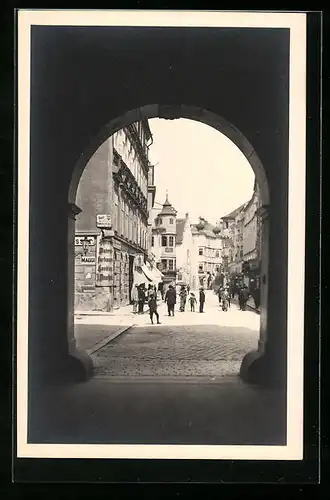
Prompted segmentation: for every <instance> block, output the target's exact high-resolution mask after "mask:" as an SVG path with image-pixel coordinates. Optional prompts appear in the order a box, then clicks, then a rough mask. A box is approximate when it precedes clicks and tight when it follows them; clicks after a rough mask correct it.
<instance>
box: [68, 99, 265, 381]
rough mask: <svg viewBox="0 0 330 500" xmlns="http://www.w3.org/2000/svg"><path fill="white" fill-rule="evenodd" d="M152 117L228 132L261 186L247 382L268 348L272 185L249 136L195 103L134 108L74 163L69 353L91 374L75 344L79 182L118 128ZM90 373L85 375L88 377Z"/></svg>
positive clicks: (243, 370)
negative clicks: (255, 324)
mask: <svg viewBox="0 0 330 500" xmlns="http://www.w3.org/2000/svg"><path fill="white" fill-rule="evenodd" d="M152 118H160V119H165V120H176V119H180V118H185V119H188V120H193V121H197V122H200V123H203V124H205V125H208V126H210V127H212V128H213V129H215V130H217V131H219V132H220V133H222V134H223V135H225V136H226V137H227V138H228V139H229V140H230V141H231V142H232V143H234V144H235V145H236V146H237V147H238V149H239V150H240V151H241V152H242V153H243V155H244V156H245V158H246V159H247V161H248V162H249V164H250V166H251V168H252V170H253V172H254V175H255V179H256V182H257V184H258V186H259V193H260V200H261V208H262V210H261V212H260V215H261V221H262V232H261V234H262V244H261V246H262V262H261V281H260V288H261V290H260V330H259V343H258V351H253V352H252V353H249V354H248V355H247V356H246V358H247V360H246V361H245V358H244V360H243V362H242V366H241V375H242V377H243V378H245V379H247V380H248V381H250V380H251V381H255V376H254V375H252V377H251V376H250V373H249V368H250V364H251V362H252V363H254V362H255V360H258V359H259V358H260V357H262V355H263V353H264V350H265V342H266V338H267V309H268V307H267V304H268V266H269V263H268V240H269V228H268V206H269V204H270V199H269V187H268V181H267V177H266V173H265V170H264V167H263V165H262V163H261V161H260V159H259V157H258V154H257V152H256V151H255V150H254V148H253V146H252V145H251V144H250V142H249V141H248V140H247V139H246V137H245V136H244V135H243V134H242V133H241V132H240V131H239V130H238V129H237V128H236V127H235V126H234V125H233V124H231V123H229V122H228V121H226V120H225V119H224V118H222V117H220V116H218V115H216V114H214V113H212V112H210V111H207V110H205V109H202V108H199V107H196V106H186V105H181V106H178V105H174V106H162V105H146V106H143V107H140V108H138V109H135V110H131V111H128V112H126V113H124V114H123V115H121V116H120V117H118V118H116V119H115V120H112V121H111V122H109V123H108V124H107V125H106V126H105V127H103V128H102V129H101V130H100V132H99V133H98V134H97V136H95V137H94V138H93V140H92V141H91V143H90V144H89V146H88V147H87V148H86V150H85V151H84V152H83V153H82V155H81V157H80V158H79V160H78V162H77V163H76V165H75V168H74V171H73V175H72V179H71V183H70V187H69V196H68V202H69V206H70V207H71V209H70V218H69V240H68V241H69V261H68V279H69V290H68V301H69V302H68V339H69V353H70V354H71V356H73V357H74V358H77V359H78V361H80V362H82V363H83V365H84V366H88V368H87V371H88V372H89V374H91V373H92V366H91V363H90V360H88V361H87V362H86V356H85V354H84V353H81V352H79V349H77V347H76V342H75V337H74V288H75V278H74V273H75V257H74V241H75V216H76V215H77V214H78V213H79V211H80V209H79V207H77V206H76V196H77V190H78V186H79V181H80V178H81V176H82V173H83V172H84V169H85V167H86V165H87V163H88V162H89V160H90V158H91V157H92V156H93V154H94V153H95V152H96V151H97V150H98V148H99V147H100V146H101V145H102V144H103V143H104V142H105V141H106V140H107V139H108V138H109V137H111V136H112V135H114V134H115V133H116V132H118V131H119V130H121V129H123V128H124V127H127V126H129V125H131V124H132V123H136V122H138V121H140V120H142V119H145V120H149V119H152ZM88 377H89V375H87V377H86V378H88Z"/></svg>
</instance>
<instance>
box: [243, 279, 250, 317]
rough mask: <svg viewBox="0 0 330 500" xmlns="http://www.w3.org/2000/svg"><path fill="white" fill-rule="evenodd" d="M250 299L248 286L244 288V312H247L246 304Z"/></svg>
mask: <svg viewBox="0 0 330 500" xmlns="http://www.w3.org/2000/svg"><path fill="white" fill-rule="evenodd" d="M249 297H250V292H249V290H248V287H247V286H246V285H244V286H243V288H242V311H246V303H247V301H248V299H249Z"/></svg>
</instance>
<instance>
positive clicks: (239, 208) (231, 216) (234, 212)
mask: <svg viewBox="0 0 330 500" xmlns="http://www.w3.org/2000/svg"><path fill="white" fill-rule="evenodd" d="M247 203H248V202H247V201H246V202H245V203H243V205H241V206H240V207H238V208H236V210H234V211H233V212H230V214H228V215H225V216H224V217H221V219H228V220H234V219H235V218H236V217H237V215H238V214H239V213H240V211H241V210H243V208H244V207H245V205H246V204H247Z"/></svg>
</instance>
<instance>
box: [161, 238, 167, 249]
mask: <svg viewBox="0 0 330 500" xmlns="http://www.w3.org/2000/svg"><path fill="white" fill-rule="evenodd" d="M166 246H167V236H162V247H166Z"/></svg>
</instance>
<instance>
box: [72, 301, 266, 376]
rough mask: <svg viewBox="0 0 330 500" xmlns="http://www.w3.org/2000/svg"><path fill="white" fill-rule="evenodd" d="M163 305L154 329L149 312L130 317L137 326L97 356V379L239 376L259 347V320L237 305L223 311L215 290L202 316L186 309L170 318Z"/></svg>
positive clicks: (161, 303) (130, 320)
mask: <svg viewBox="0 0 330 500" xmlns="http://www.w3.org/2000/svg"><path fill="white" fill-rule="evenodd" d="M159 304H160V305H159V307H158V311H159V315H160V321H161V324H160V325H157V324H154V325H152V324H151V321H150V318H149V314H148V313H145V314H144V315H133V314H132V313H129V314H127V315H126V318H125V320H126V322H127V323H128V324H130V323H133V322H134V323H133V324H134V326H132V327H131V328H129V329H128V330H126V331H125V332H124V333H122V334H121V335H120V336H118V337H117V338H116V339H114V340H113V341H111V342H109V343H108V344H107V345H105V346H104V347H103V348H101V349H100V350H98V351H96V352H95V353H94V355H93V361H94V366H95V375H96V376H98V377H100V376H103V377H104V376H119V377H120V376H129V377H137V376H138V377H139V376H142V377H149V376H152V377H154V376H156V377H157V376H166V377H173V378H177V377H191V376H192V377H194V376H195V377H208V378H212V379H214V378H218V377H220V376H225V375H236V374H237V373H238V372H239V368H240V364H241V361H242V359H243V357H244V355H245V354H246V353H247V352H249V351H250V350H252V349H256V348H257V342H258V327H259V316H258V315H257V314H255V313H254V312H251V311H244V312H243V311H239V309H238V307H237V306H236V305H235V304H232V305H231V308H230V310H229V311H228V312H223V311H222V310H221V309H220V307H219V304H218V299H217V297H216V296H215V295H214V294H213V293H212V292H211V291H207V292H206V305H205V308H204V309H205V312H204V313H203V314H200V313H199V312H197V311H198V307H197V311H196V312H191V311H190V306H188V304H187V306H186V311H185V312H180V311H179V307H178V305H177V306H176V311H175V316H174V317H169V316H168V315H167V308H166V304H164V303H163V302H159ZM154 320H155V318H154ZM155 322H156V320H155ZM80 328H82V325H81V326H80ZM103 328H106V327H103ZM96 331H97V328H95V332H96Z"/></svg>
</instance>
